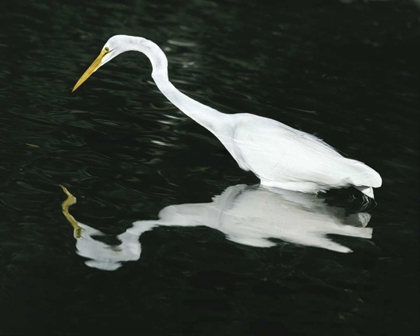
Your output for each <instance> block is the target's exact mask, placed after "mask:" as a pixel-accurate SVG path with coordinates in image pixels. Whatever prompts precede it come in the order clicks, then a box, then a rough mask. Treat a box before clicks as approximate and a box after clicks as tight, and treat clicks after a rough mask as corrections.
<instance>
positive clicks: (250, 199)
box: [76, 185, 372, 270]
mask: <svg viewBox="0 0 420 336" xmlns="http://www.w3.org/2000/svg"><path fill="white" fill-rule="evenodd" d="M369 220H370V215H369V214H368V213H358V214H352V215H350V216H346V214H345V211H344V209H342V208H338V207H332V206H329V205H327V204H326V203H325V202H324V201H323V200H322V199H320V198H318V197H316V196H315V195H311V194H304V193H299V192H293V191H288V190H280V189H272V190H271V189H267V188H262V187H260V186H246V185H236V186H231V187H229V188H227V189H226V190H225V191H224V192H223V193H222V194H221V195H219V196H216V197H214V198H213V201H212V202H210V203H201V204H180V205H171V206H168V207H165V208H164V209H162V210H161V211H160V213H159V220H142V221H136V222H134V223H133V226H132V227H131V228H129V229H128V230H126V232H124V233H122V234H120V235H119V236H118V237H117V238H118V239H119V240H120V241H121V244H120V245H116V246H110V245H108V244H106V243H104V242H101V241H98V240H96V239H94V238H93V237H94V236H98V235H103V233H102V232H100V231H98V230H96V229H93V228H91V227H89V226H88V225H86V224H81V223H78V224H79V225H80V227H81V228H82V232H81V236H80V237H79V238H77V240H76V247H77V251H78V254H79V255H81V256H83V257H85V258H88V259H90V260H88V261H86V264H87V265H88V266H90V267H95V268H99V269H103V270H115V269H117V268H119V267H120V266H121V265H122V262H124V261H130V260H131V261H132V260H138V259H139V258H140V255H141V245H140V241H139V237H140V236H141V235H142V234H143V233H144V232H147V231H150V230H152V229H153V228H154V227H157V226H207V227H210V228H213V229H216V230H219V231H221V232H223V233H224V234H225V235H226V238H227V239H229V240H231V241H234V242H236V243H239V244H244V245H249V246H256V247H271V246H274V245H276V243H275V242H274V241H272V240H271V239H279V240H282V241H286V242H290V243H295V244H300V245H305V246H313V247H319V248H323V249H328V250H332V251H336V252H342V253H348V252H351V249H349V248H348V247H346V246H343V245H341V244H339V243H336V242H334V241H332V240H331V239H330V238H328V237H327V235H342V236H352V237H359V238H367V239H370V238H371V237H372V229H371V228H367V227H365V226H366V225H367V224H368V222H369Z"/></svg>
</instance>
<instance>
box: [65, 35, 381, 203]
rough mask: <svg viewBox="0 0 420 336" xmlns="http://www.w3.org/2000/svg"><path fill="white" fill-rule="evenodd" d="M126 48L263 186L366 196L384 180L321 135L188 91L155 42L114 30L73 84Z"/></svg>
mask: <svg viewBox="0 0 420 336" xmlns="http://www.w3.org/2000/svg"><path fill="white" fill-rule="evenodd" d="M126 51H138V52H141V53H143V54H145V55H146V56H147V57H148V58H149V60H150V62H151V64H152V68H153V70H152V77H153V79H154V81H155V83H156V85H157V87H158V88H159V90H160V91H161V92H162V93H163V94H164V95H165V96H166V98H168V99H169V100H170V101H171V102H172V103H173V104H174V105H175V106H176V107H177V108H179V109H180V110H181V111H182V112H184V113H185V114H186V115H187V116H189V117H190V118H192V119H194V120H195V121H196V122H198V123H199V124H200V125H202V126H203V127H205V128H207V129H208V130H209V131H210V132H212V133H213V134H214V135H215V136H216V137H217V138H218V139H219V140H220V141H221V142H222V144H223V145H224V146H225V147H226V149H227V150H228V151H229V153H230V154H231V155H232V156H233V158H234V159H235V160H236V162H237V163H238V165H239V167H241V168H242V169H244V170H246V171H252V172H253V173H254V174H255V175H256V176H257V177H258V178H259V179H260V180H261V184H262V185H263V186H268V187H276V188H282V189H288V190H293V191H300V192H306V193H318V192H320V191H325V190H328V189H332V188H341V187H346V186H354V187H356V188H357V189H359V190H360V191H361V192H362V193H364V194H365V195H367V196H368V197H370V198H374V194H373V189H372V188H378V187H380V186H381V185H382V179H381V176H380V175H379V174H378V173H377V172H376V171H375V170H373V169H372V168H370V167H369V166H367V165H365V164H364V163H362V162H360V161H356V160H352V159H348V158H345V157H343V156H342V155H340V154H339V153H338V152H337V151H336V150H335V149H334V148H332V147H331V146H329V145H328V144H326V143H325V142H323V141H322V140H321V139H319V138H317V137H315V136H313V135H311V134H308V133H305V132H302V131H299V130H296V129H294V128H291V127H289V126H287V125H285V124H282V123H280V122H278V121H276V120H272V119H268V118H264V117H261V116H257V115H254V114H249V113H238V114H225V113H221V112H219V111H217V110H215V109H213V108H211V107H208V106H206V105H203V104H201V103H199V102H197V101H195V100H193V99H191V98H190V97H188V96H186V95H185V94H183V93H182V92H180V91H179V90H178V89H176V88H175V86H174V85H173V84H172V83H171V82H170V81H169V77H168V60H167V58H166V56H165V54H164V52H163V51H162V49H160V48H159V46H157V45H156V44H155V43H154V42H152V41H149V40H147V39H145V38H142V37H136V36H127V35H115V36H113V37H111V38H110V39H109V40H108V41H107V42H106V43H105V45H104V47H103V49H102V51H101V52H100V54H99V56H98V57H97V58H96V60H95V61H94V62H93V63H92V65H91V66H90V67H89V68H88V69H87V70H86V72H85V73H84V74H83V75H82V77H81V78H80V79H79V80H78V82H77V83H76V85H75V86H74V88H73V91H74V90H76V89H77V88H78V87H79V86H80V85H81V84H82V83H83V82H84V81H85V80H86V79H88V78H89V76H90V75H91V74H92V73H94V72H95V71H96V70H98V69H99V68H100V67H101V66H103V65H104V64H106V63H108V62H109V61H111V60H112V59H113V58H114V57H116V56H118V55H120V54H122V53H123V52H126Z"/></svg>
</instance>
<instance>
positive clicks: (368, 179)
mask: <svg viewBox="0 0 420 336" xmlns="http://www.w3.org/2000/svg"><path fill="white" fill-rule="evenodd" d="M349 161H351V163H350V164H351V166H352V168H353V169H352V170H353V175H352V176H351V178H350V179H351V182H352V184H353V185H354V186H356V187H362V188H361V189H359V188H358V189H359V190H360V191H361V192H363V193H364V194H366V195H367V196H369V197H371V198H373V190H372V187H373V188H379V187H380V186H381V185H382V178H381V175H379V174H378V173H377V172H376V171H375V170H374V169H372V168H370V167H369V166H367V165H365V164H364V163H362V162H360V161H356V160H349ZM369 187H371V188H370V190H369ZM362 189H363V190H362ZM370 194H371V195H372V196H371V195H370Z"/></svg>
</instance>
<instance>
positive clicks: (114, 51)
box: [72, 35, 127, 92]
mask: <svg viewBox="0 0 420 336" xmlns="http://www.w3.org/2000/svg"><path fill="white" fill-rule="evenodd" d="M126 42H127V41H126V36H124V35H115V36H113V37H111V38H110V39H109V40H108V41H107V42H106V43H105V45H104V47H103V48H102V50H101V52H100V53H99V56H98V57H97V58H96V59H95V60H94V61H93V63H92V64H91V65H90V67H89V68H88V69H87V70H86V71H85V73H84V74H83V75H82V77H80V79H79V80H78V81H77V83H76V85H75V86H74V87H73V90H72V92H73V91H75V90H76V89H77V88H78V87H79V86H80V85H82V84H83V83H84V82H85V81H86V80H87V79H88V78H89V77H90V75H92V74H93V73H94V72H95V71H96V70H98V69H99V68H100V67H101V66H103V65H105V64H106V63H108V62H109V61H110V60H112V59H113V58H114V57H117V56H118V55H119V54H121V53H123V52H124V51H127V48H125V47H126V46H127V43H126Z"/></svg>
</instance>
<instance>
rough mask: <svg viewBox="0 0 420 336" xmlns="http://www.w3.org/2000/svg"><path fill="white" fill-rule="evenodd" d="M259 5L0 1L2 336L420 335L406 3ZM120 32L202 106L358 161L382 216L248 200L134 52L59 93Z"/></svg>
mask: <svg viewBox="0 0 420 336" xmlns="http://www.w3.org/2000/svg"><path fill="white" fill-rule="evenodd" d="M269 3H271V2H267V1H237V0H231V1H220V2H212V1H202V0H196V1H134V0H133V1H124V2H117V1H114V2H111V1H90V2H87V1H81V0H74V1H13V2H8V4H7V5H6V2H4V4H2V7H3V8H2V10H1V12H0V22H2V25H3V28H2V29H1V30H0V53H1V56H0V83H1V84H0V99H1V105H0V106H1V110H0V118H1V122H0V128H1V129H0V131H1V132H0V158H1V161H0V183H1V189H0V213H1V216H0V319H1V320H0V334H2V335H11V334H28V335H29V334H31V335H33V334H38V333H43V334H45V335H56V334H57V335H58V334H59V335H73V334H74V335H105V334H124V335H173V334H177V335H192V334H193V335H341V336H346V335H407V336H408V335H418V313H419V309H418V286H419V282H418V265H419V257H418V247H419V241H418V233H419V216H418V214H419V193H418V187H419V183H418V182H419V163H418V162H419V143H418V141H419V137H418V135H419V127H418V125H419V121H418V120H419V91H418V90H419V80H418V61H419V59H420V55H419V53H418V49H417V48H418V38H419V8H418V6H416V5H415V3H414V2H394V1H385V2H383V1H372V2H370V1H364V2H358V1H354V2H353V1H343V3H341V2H339V1H330V2H328V4H326V3H321V2H318V1H314V2H293V4H290V5H269ZM114 34H130V35H139V36H143V37H146V38H149V39H151V40H153V41H155V42H156V43H157V44H159V45H160V46H161V47H162V48H163V49H164V50H165V52H166V54H167V56H168V59H169V64H170V65H169V72H170V77H171V80H172V81H173V83H174V84H175V85H176V86H177V87H178V88H179V89H181V90H182V91H183V92H184V93H186V94H188V95H189V96H191V97H193V98H195V99H197V100H199V101H200V102H202V103H204V104H208V105H210V106H212V107H214V108H217V109H219V110H221V111H223V112H226V113H236V112H251V113H255V114H258V115H262V116H266V117H270V118H275V119H277V120H280V121H282V122H284V123H286V124H288V125H290V126H293V127H295V128H298V129H302V130H304V131H306V132H309V133H312V134H317V135H318V136H319V137H321V138H323V139H324V140H325V141H327V142H328V143H330V144H331V145H332V146H334V147H335V148H337V149H338V150H340V152H342V153H344V154H345V155H348V156H350V157H352V158H355V159H358V160H361V161H363V162H366V163H367V164H368V165H370V166H371V167H373V168H374V169H376V170H377V171H378V172H380V174H381V175H382V177H383V181H384V184H383V186H382V188H380V189H376V190H375V193H376V200H377V206H376V207H371V208H370V209H368V211H367V212H369V214H370V215H368V214H367V213H366V212H365V213H361V214H360V212H361V211H362V210H360V207H359V206H360V202H361V199H360V197H359V196H358V194H357V192H356V191H355V190H344V191H335V192H330V193H327V194H326V195H323V196H322V195H321V196H318V197H314V196H311V195H303V194H299V195H297V194H296V193H270V192H268V191H266V190H261V189H259V188H258V187H257V186H253V185H255V184H257V183H258V180H257V179H256V177H254V176H253V175H252V174H250V173H246V172H244V171H242V170H240V169H239V168H238V166H237V164H236V163H235V161H234V160H233V159H232V158H231V157H230V155H229V154H228V153H227V151H226V150H225V149H224V148H223V147H222V145H221V144H220V143H219V142H218V141H217V139H216V138H214V137H213V136H212V135H211V134H210V133H209V132H208V131H207V130H205V129H203V128H202V127H200V126H199V125H197V124H196V123H195V122H193V121H191V120H189V119H188V118H187V117H186V116H185V115H183V114H182V113H181V112H180V111H178V110H177V109H176V108H174V106H173V105H171V104H170V103H169V102H168V101H167V100H166V99H165V97H164V96H163V95H162V94H161V93H160V92H159V91H158V90H157V88H156V86H155V85H154V83H153V81H152V79H151V77H150V72H151V66H150V64H149V61H148V60H147V59H146V57H143V56H141V55H139V54H136V53H127V54H125V55H122V56H120V57H118V58H116V59H115V60H114V61H112V62H111V63H110V64H108V65H106V66H105V67H103V68H101V69H100V70H99V71H98V72H97V73H95V74H94V75H93V76H92V78H90V79H89V80H88V81H87V82H86V83H85V84H84V85H83V86H82V87H81V88H80V89H79V90H78V91H76V92H75V93H73V94H72V93H71V92H70V91H71V88H72V87H73V85H74V83H75V82H76V81H77V79H78V78H79V76H80V75H81V74H82V73H83V71H84V70H85V69H86V67H87V66H88V65H89V64H90V63H91V62H92V61H93V60H94V58H95V57H96V55H97V54H98V52H99V51H100V49H101V48H102V46H103V44H104V43H105V42H106V40H107V39H108V38H109V37H110V36H112V35H114ZM60 185H63V186H65V187H66V188H67V189H68V191H69V192H70V193H71V194H73V195H74V196H75V197H76V198H77V204H75V205H72V206H71V207H70V208H69V209H68V210H69V212H70V213H71V215H72V216H74V218H75V220H76V221H77V223H73V225H77V226H79V227H80V228H81V231H80V234H81V236H80V237H78V236H77V232H76V236H77V237H78V238H75V236H74V234H75V233H74V232H73V228H72V226H71V223H70V222H69V221H68V220H67V219H66V217H65V216H64V215H63V212H62V203H63V202H64V201H65V200H66V198H67V196H66V194H65V193H64V192H63V190H62V189H61V188H60ZM215 196H216V197H215ZM353 196H355V198H356V199H354V197H353ZM162 209H163V210H162ZM161 210H162V211H161ZM160 211H161V213H160V215H159V217H160V219H159V217H158V214H159V212H160ZM366 224H367V226H366V227H363V226H364V225H366ZM186 226H189V227H186ZM314 227H316V228H317V229H316V230H314ZM349 235H351V236H349ZM327 237H328V238H327ZM270 246H271V247H270ZM349 249H351V250H352V251H353V253H340V252H337V251H341V252H346V251H348V250H349ZM140 252H141V255H140V257H139V253H140Z"/></svg>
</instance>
